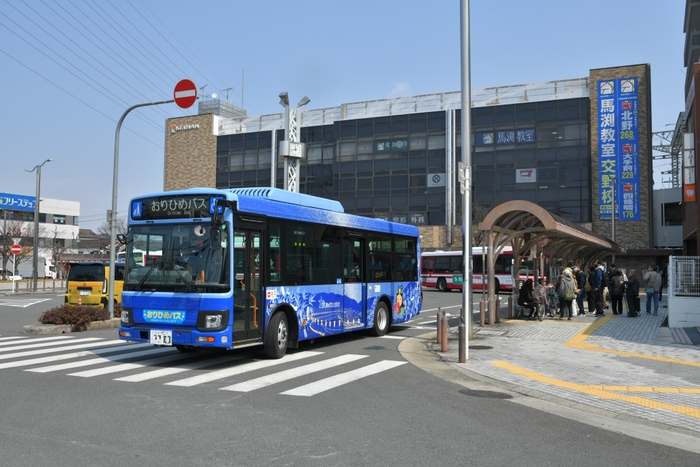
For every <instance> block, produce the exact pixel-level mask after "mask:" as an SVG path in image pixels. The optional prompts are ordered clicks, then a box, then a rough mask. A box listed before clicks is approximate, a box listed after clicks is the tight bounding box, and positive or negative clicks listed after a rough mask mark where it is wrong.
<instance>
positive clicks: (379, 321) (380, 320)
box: [369, 302, 389, 336]
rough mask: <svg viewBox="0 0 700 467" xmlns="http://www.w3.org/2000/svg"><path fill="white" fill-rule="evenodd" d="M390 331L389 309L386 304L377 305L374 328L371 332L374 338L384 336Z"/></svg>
mask: <svg viewBox="0 0 700 467" xmlns="http://www.w3.org/2000/svg"><path fill="white" fill-rule="evenodd" d="M388 330H389V308H387V306H386V303H384V302H379V303H377V308H376V309H375V310H374V326H372V329H370V330H369V333H370V334H371V335H372V336H383V335H384V334H386V332H387V331H388Z"/></svg>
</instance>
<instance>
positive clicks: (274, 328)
mask: <svg viewBox="0 0 700 467" xmlns="http://www.w3.org/2000/svg"><path fill="white" fill-rule="evenodd" d="M288 344H289V326H287V315H285V314H284V313H283V312H279V313H276V314H275V315H274V316H273V317H272V319H270V322H269V323H268V325H267V330H266V331H265V355H267V357H268V358H282V357H284V354H285V353H286V352H287V345H288Z"/></svg>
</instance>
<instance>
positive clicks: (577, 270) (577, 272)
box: [574, 266, 586, 316]
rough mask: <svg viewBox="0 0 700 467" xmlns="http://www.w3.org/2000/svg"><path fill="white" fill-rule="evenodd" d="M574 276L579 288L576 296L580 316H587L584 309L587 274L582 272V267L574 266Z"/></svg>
mask: <svg viewBox="0 0 700 467" xmlns="http://www.w3.org/2000/svg"><path fill="white" fill-rule="evenodd" d="M574 276H575V280H576V286H577V287H578V294H576V305H577V306H578V316H586V311H585V310H584V309H583V298H584V297H585V296H586V290H585V287H586V273H585V272H583V271H582V270H581V267H580V266H574Z"/></svg>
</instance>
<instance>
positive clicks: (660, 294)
mask: <svg viewBox="0 0 700 467" xmlns="http://www.w3.org/2000/svg"><path fill="white" fill-rule="evenodd" d="M656 274H658V275H659V276H661V288H660V289H659V303H661V297H662V296H663V294H664V271H663V269H662V268H661V266H659V265H658V264H657V265H656Z"/></svg>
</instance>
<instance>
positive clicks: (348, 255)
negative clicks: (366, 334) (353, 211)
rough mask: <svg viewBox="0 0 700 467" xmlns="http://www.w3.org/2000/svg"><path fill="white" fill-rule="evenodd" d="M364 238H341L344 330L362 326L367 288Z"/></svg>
mask: <svg viewBox="0 0 700 467" xmlns="http://www.w3.org/2000/svg"><path fill="white" fill-rule="evenodd" d="M365 274H366V271H365V239H363V238H353V237H349V238H348V237H346V238H344V239H343V289H344V290H343V323H344V328H345V330H348V329H353V328H358V329H359V328H364V326H365V321H366V316H367V313H366V311H367V310H366V307H367V290H366V289H365V283H366V282H367V280H366V278H365Z"/></svg>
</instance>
